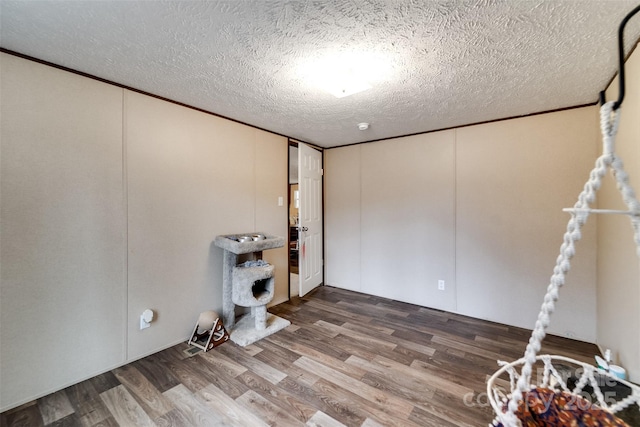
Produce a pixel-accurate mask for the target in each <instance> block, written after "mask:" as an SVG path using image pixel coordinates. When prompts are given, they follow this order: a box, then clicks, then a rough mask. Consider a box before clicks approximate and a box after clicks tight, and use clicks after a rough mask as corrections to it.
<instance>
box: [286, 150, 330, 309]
mask: <svg viewBox="0 0 640 427" xmlns="http://www.w3.org/2000/svg"><path fill="white" fill-rule="evenodd" d="M298 144H306V145H308V146H309V147H311V148H313V149H315V150H318V151H319V152H320V156H321V158H322V170H323V172H324V170H325V164H324V148H322V147H318V146H317V145H314V144H310V143H308V142H304V141H298V140H296V139H293V138H288V145H287V225H288V226H290V225H291V223H290V221H289V208H290V206H291V203H292V200H291V194H290V193H291V192H290V191H288V189H289V185H290V184H291V182H290V180H289V170H288V168H289V167H290V166H291V152H290V150H289V149H288V147H296V148H298ZM299 175H300V165H298V176H299ZM321 183H322V195H321V198H320V203H321V210H322V224H321V227H322V282H321V283H320V285H319V286H324V280H325V277H326V274H327V271H326V265H325V263H324V260H325V259H327V257H326V253H325V250H326V249H325V248H326V245H325V227H324V224H325V222H324V184H325V182H324V173H323V174H322V177H321ZM298 184H299V182H298ZM298 189H300V187H299V186H298ZM287 230H288V227H287ZM290 244H291V236H290V233H287V283H288V288H289V300H291V263H290V261H289V248H290ZM298 256H299V252H298ZM298 264H300V261H298ZM298 268H300V267H299V266H298ZM298 286H299V285H298Z"/></svg>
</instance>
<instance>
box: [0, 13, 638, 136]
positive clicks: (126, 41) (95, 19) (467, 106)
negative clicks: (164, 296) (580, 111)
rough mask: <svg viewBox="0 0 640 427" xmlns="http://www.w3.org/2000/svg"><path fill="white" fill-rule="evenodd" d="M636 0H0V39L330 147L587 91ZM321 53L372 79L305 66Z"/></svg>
mask: <svg viewBox="0 0 640 427" xmlns="http://www.w3.org/2000/svg"><path fill="white" fill-rule="evenodd" d="M636 1H637V0H636ZM636 1H624V0H620V1H618V0H605V1H595V0H583V1H578V0H571V1H568V0H567V1H562V0H554V1H540V0H525V1H516V0H503V1H498V0H477V1H462V0H453V1H399V0H352V1H347V0H333V1H311V0H309V1H306V0H259V1H248V0H229V1H99V0H92V1H89V0H85V1H68V0H65V1H56V0H47V1H8V0H0V18H1V21H0V25H1V27H0V31H1V32H0V46H1V47H3V48H5V49H8V50H11V51H15V52H18V53H21V54H24V55H28V56H32V57H35V58H38V59H41V60H44V61H48V62H51V63H54V64H57V65H61V66H64V67H68V68H71V69H74V70H77V71H81V72H84V73H88V74H91V75H94V76H97V77H100V78H103V79H107V80H110V81H113V82H116V83H119V84H122V85H125V86H129V87H132V88H135V89H139V90H142V91H145V92H148V93H151V94H154V95H158V96H161V97H165V98H169V99H172V100H175V101H178V102H181V103H184V104H188V105H191V106H194V107H197V108H200V109H203V110H206V111H210V112H213V113H215V114H219V115H222V116H225V117H229V118H232V119H235V120H238V121H241V122H245V123H248V124H251V125H254V126H257V127H260V128H263V129H267V130H270V131H273V132H276V133H280V134H283V135H287V136H290V137H293V138H296V139H300V140H302V141H306V142H310V143H314V144H316V145H319V146H323V147H331V146H336V145H344V144H350V143H356V142H362V141H368V140H374V139H380V138H388V137H393V136H399V135H407V134H412V133H418V132H425V131H429V130H435V129H444V128H449V127H454V126H460V125H464V124H470V123H478V122H483V121H488V120H495V119H500V118H507V117H514V116H520V115H526V114H531V113H536V112H542V111H549V110H554V109H559V108H564V107H571V106H577V105H583V104H587V103H592V102H595V101H596V99H597V94H598V92H599V91H600V90H602V89H603V88H604V87H605V85H606V84H607V83H608V82H609V80H610V79H611V78H612V77H613V75H614V74H615V72H616V69H617V52H616V33H617V28H618V25H619V22H620V21H621V20H622V18H623V17H624V16H625V15H626V13H627V12H628V11H630V10H631V9H632V8H633V7H635V6H636V5H637V3H636ZM639 34H640V16H639V17H637V18H634V20H632V21H631V22H630V24H629V25H628V29H627V31H626V33H625V36H626V39H627V40H628V41H629V43H627V47H628V48H629V47H630V46H631V44H632V43H631V42H635V41H636V40H637V39H638V36H639ZM334 56H335V57H339V58H342V61H347V60H349V58H351V59H355V60H356V61H359V62H364V61H365V60H366V58H373V59H374V60H377V61H378V63H377V64H374V65H369V66H368V67H369V68H370V69H371V71H379V72H380V73H379V75H377V76H376V75H373V76H371V77H370V80H372V81H371V82H370V83H372V85H373V88H372V89H370V90H368V91H365V92H361V93H358V94H355V95H351V96H349V97H345V98H341V99H338V98H335V97H333V96H332V95H330V94H328V93H326V92H324V91H323V90H321V89H319V88H318V87H317V85H316V84H314V83H313V82H309V81H308V80H307V75H306V74H305V73H306V72H308V71H309V69H313V68H314V67H316V66H315V65H314V64H316V63H318V61H319V62H322V61H326V60H327V59H328V58H330V57H334ZM310 67H311V68H310ZM360 122H369V123H370V124H371V127H370V128H369V129H368V130H366V131H359V130H358V129H357V126H356V125H357V124H358V123H360Z"/></svg>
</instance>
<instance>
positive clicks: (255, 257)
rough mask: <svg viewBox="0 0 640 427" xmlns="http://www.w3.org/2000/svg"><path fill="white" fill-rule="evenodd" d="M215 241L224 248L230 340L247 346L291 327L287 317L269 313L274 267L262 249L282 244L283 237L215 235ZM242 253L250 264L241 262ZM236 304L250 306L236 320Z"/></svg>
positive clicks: (225, 310) (225, 306) (225, 313)
mask: <svg viewBox="0 0 640 427" xmlns="http://www.w3.org/2000/svg"><path fill="white" fill-rule="evenodd" d="M214 244H215V245H216V246H218V247H219V248H222V249H223V250H224V258H223V271H222V316H223V318H224V325H225V327H226V328H227V329H228V330H230V331H231V333H230V335H231V340H232V341H233V342H235V343H236V344H238V345H241V346H246V345H249V344H252V343H254V342H256V341H258V340H260V339H262V338H264V337H266V336H269V335H271V334H273V333H275V332H277V331H279V330H281V329H284V328H286V327H287V326H289V325H290V324H291V322H289V321H288V320H286V319H282V318H280V317H278V316H275V315H273V314H271V313H267V304H268V303H269V302H271V300H272V299H273V293H274V289H275V276H274V270H275V268H274V266H273V265H271V264H268V263H265V262H263V261H261V260H262V251H264V250H269V249H275V248H280V247H283V246H284V244H285V241H284V238H283V237H278V236H272V235H268V234H264V233H244V234H232V235H222V236H216V238H215V240H214ZM239 255H247V256H245V258H248V261H249V263H248V265H247V264H240V265H238V257H239ZM236 305H238V306H241V307H250V308H251V313H250V314H245V315H244V316H242V317H241V318H240V319H239V320H238V322H237V323H236V315H235V308H236Z"/></svg>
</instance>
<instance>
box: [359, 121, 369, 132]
mask: <svg viewBox="0 0 640 427" xmlns="http://www.w3.org/2000/svg"><path fill="white" fill-rule="evenodd" d="M358 129H360V130H367V129H369V123H364V122H363V123H358Z"/></svg>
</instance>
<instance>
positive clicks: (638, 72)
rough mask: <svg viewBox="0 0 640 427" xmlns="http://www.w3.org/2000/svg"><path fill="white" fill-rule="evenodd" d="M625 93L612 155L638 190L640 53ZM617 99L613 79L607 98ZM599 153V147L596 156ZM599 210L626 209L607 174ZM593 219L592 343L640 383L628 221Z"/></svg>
mask: <svg viewBox="0 0 640 427" xmlns="http://www.w3.org/2000/svg"><path fill="white" fill-rule="evenodd" d="M625 71H626V91H625V92H626V94H625V98H624V103H623V105H622V109H621V117H620V128H619V131H618V137H617V139H616V151H617V153H618V155H619V156H620V157H621V158H622V160H623V162H624V165H625V170H626V171H627V173H628V174H629V176H630V178H631V179H630V182H631V185H632V186H633V187H634V189H635V190H636V193H638V192H640V121H639V120H638V115H639V114H640V52H638V50H637V49H636V51H634V53H633V55H631V57H630V58H629V59H628V60H627V63H626V67H625ZM617 97H618V79H617V78H616V79H615V80H614V81H613V82H612V84H611V86H610V88H609V89H608V90H607V99H608V100H616V99H617ZM600 152H601V149H600V148H599V153H600ZM598 202H599V207H601V208H609V209H626V207H625V205H624V203H623V202H622V196H621V195H620V192H619V191H618V190H617V189H616V186H615V181H614V179H613V178H612V177H611V175H610V174H609V175H607V177H606V178H605V180H604V183H603V186H602V188H601V190H600V192H599V193H598ZM597 221H598V290H597V296H598V305H597V313H598V325H597V342H598V344H599V345H600V347H601V348H602V350H603V351H604V350H605V349H607V348H609V349H611V351H612V354H613V357H614V360H615V362H616V363H619V364H621V365H622V366H623V367H624V368H626V369H627V371H628V372H629V376H630V378H631V380H632V381H634V382H640V269H639V268H638V267H639V264H638V257H637V256H636V251H635V244H634V242H633V231H632V229H631V226H630V223H629V218H627V217H625V216H618V215H606V216H604V215H600V216H598V217H597Z"/></svg>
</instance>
